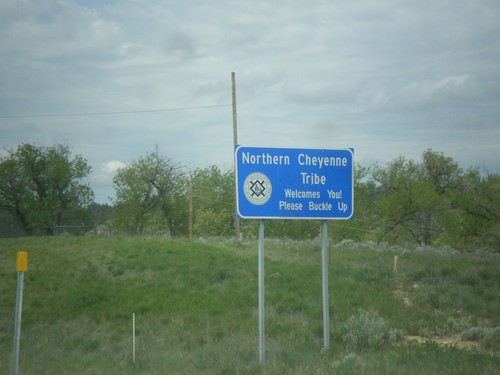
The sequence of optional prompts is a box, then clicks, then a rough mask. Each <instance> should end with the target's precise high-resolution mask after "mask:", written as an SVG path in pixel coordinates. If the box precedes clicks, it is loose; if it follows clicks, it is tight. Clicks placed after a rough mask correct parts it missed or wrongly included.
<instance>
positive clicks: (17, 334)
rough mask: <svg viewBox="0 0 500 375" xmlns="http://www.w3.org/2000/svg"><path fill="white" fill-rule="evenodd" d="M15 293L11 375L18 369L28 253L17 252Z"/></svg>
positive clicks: (14, 374)
mask: <svg viewBox="0 0 500 375" xmlns="http://www.w3.org/2000/svg"><path fill="white" fill-rule="evenodd" d="M16 268H17V293H16V316H15V320H14V349H13V350H12V375H17V373H18V370H19V343H20V339H21V313H22V307H23V284H24V272H26V271H27V270H28V253H27V252H26V251H19V252H18V253H17V267H16Z"/></svg>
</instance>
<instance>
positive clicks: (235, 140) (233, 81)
mask: <svg viewBox="0 0 500 375" xmlns="http://www.w3.org/2000/svg"><path fill="white" fill-rule="evenodd" d="M231 87H232V96H233V143H234V148H236V145H237V144H238V127H237V123H236V78H235V73H234V72H231ZM233 151H234V150H233ZM234 167H235V168H236V165H235V166H234ZM234 189H235V190H234V229H235V234H236V240H237V241H239V239H240V219H239V218H238V212H237V207H236V203H237V202H236V192H237V189H238V183H237V181H236V173H235V174H234Z"/></svg>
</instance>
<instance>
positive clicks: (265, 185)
mask: <svg viewBox="0 0 500 375" xmlns="http://www.w3.org/2000/svg"><path fill="white" fill-rule="evenodd" d="M272 191H273V187H272V185H271V181H270V180H269V178H267V176H266V175H265V174H263V173H259V172H254V173H251V174H249V175H248V176H247V178H246V179H245V182H244V183H243V192H244V193H245V197H246V198H247V199H248V201H249V202H250V203H253V204H255V205H258V206H259V205H261V204H264V203H266V202H267V201H268V200H269V198H271V193H272Z"/></svg>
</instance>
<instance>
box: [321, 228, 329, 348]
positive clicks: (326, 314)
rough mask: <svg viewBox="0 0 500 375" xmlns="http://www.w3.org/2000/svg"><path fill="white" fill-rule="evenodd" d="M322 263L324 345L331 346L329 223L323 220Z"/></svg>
mask: <svg viewBox="0 0 500 375" xmlns="http://www.w3.org/2000/svg"><path fill="white" fill-rule="evenodd" d="M321 237H322V241H321V263H322V264H321V265H322V276H323V340H324V347H325V349H328V348H329V347H330V304H329V301H328V224H327V223H326V220H323V221H322V222H321Z"/></svg>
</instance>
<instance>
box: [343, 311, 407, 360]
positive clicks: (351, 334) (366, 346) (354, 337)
mask: <svg viewBox="0 0 500 375" xmlns="http://www.w3.org/2000/svg"><path fill="white" fill-rule="evenodd" d="M344 329H345V330H346V334H345V335H344V336H343V339H344V341H345V344H346V346H347V348H348V349H349V350H354V351H366V350H373V349H381V348H383V347H385V346H387V345H390V344H392V343H394V342H396V341H397V340H400V339H401V338H402V337H403V335H402V333H401V332H400V331H398V330H396V329H393V328H391V327H390V326H389V323H388V322H387V321H386V320H384V319H383V318H381V317H380V316H379V315H378V313H377V312H376V311H373V310H368V311H364V310H360V311H359V314H358V316H351V317H350V318H349V319H348V320H347V322H346V323H345V326H344Z"/></svg>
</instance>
